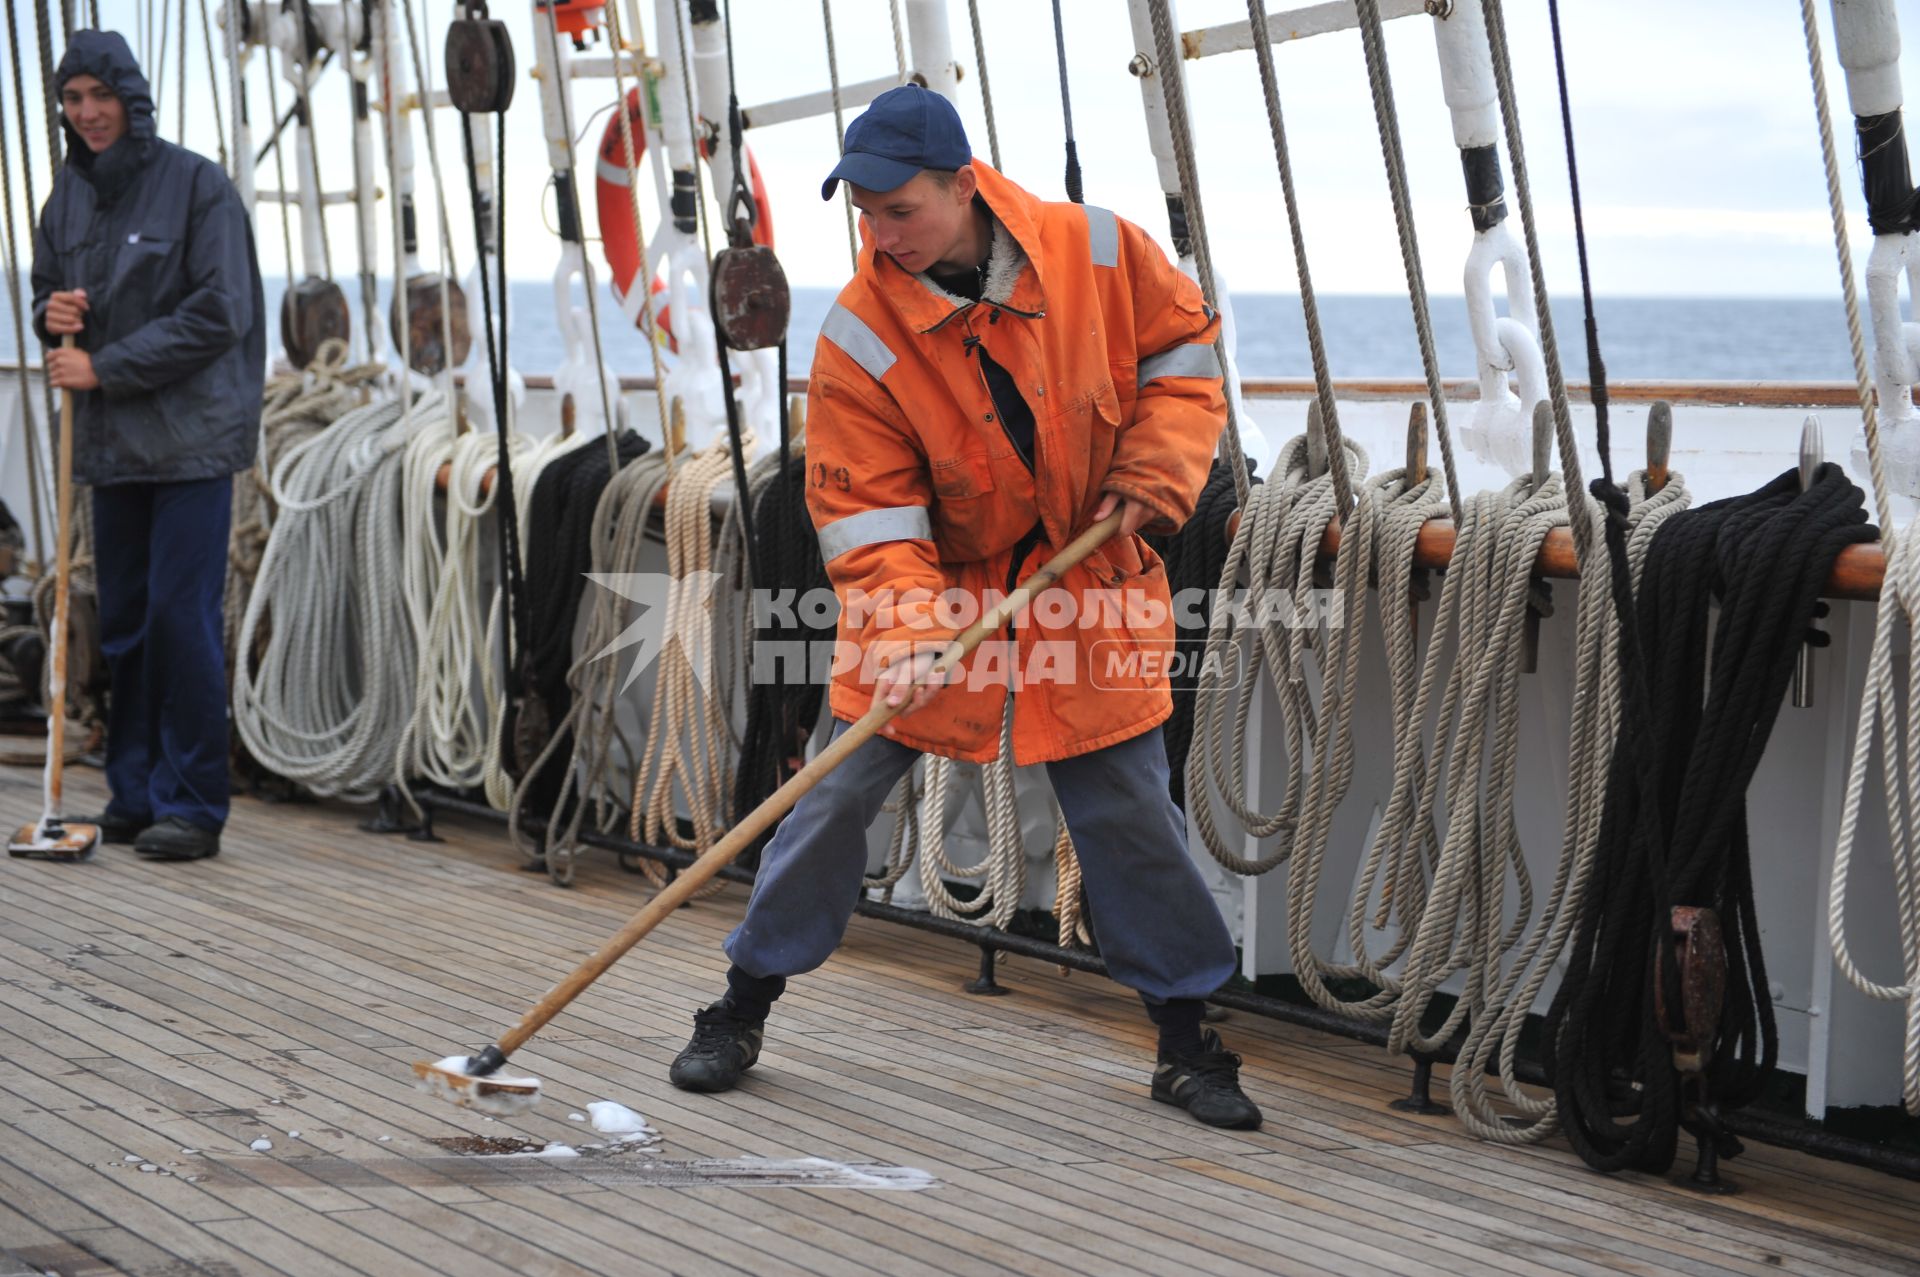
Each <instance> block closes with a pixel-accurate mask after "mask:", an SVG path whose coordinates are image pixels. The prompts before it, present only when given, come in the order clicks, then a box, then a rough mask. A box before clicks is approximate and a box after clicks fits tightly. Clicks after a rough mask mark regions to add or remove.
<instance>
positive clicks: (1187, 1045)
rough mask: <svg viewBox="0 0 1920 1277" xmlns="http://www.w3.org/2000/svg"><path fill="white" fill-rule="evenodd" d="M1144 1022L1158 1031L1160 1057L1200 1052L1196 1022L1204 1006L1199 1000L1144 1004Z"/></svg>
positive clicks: (1204, 1008)
mask: <svg viewBox="0 0 1920 1277" xmlns="http://www.w3.org/2000/svg"><path fill="white" fill-rule="evenodd" d="M1140 1000H1141V1001H1142V1002H1146V1003H1147V1018H1148V1019H1150V1020H1152V1021H1153V1022H1154V1024H1156V1025H1158V1026H1159V1029H1160V1054H1162V1055H1195V1054H1198V1053H1199V1051H1200V1048H1201V1041H1200V1020H1201V1017H1202V1016H1204V1015H1205V1014H1206V1010H1207V1004H1206V1003H1205V1002H1202V1001H1201V1000H1200V999H1199V998H1168V999H1167V1000H1166V1001H1164V1002H1147V1000H1146V999H1145V998H1144V997H1143V998H1141V999H1140Z"/></svg>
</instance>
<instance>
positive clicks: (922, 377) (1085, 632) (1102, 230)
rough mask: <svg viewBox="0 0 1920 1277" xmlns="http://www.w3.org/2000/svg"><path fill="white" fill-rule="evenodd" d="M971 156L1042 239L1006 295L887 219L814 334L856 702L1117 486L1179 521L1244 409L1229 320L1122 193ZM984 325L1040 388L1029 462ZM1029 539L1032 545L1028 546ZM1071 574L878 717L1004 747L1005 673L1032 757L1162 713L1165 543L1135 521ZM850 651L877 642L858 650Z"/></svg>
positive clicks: (1032, 563)
mask: <svg viewBox="0 0 1920 1277" xmlns="http://www.w3.org/2000/svg"><path fill="white" fill-rule="evenodd" d="M973 169H974V172H975V174H976V175H977V176H978V179H979V191H980V196H981V197H982V198H983V199H984V200H985V201H986V204H987V207H988V209H989V210H990V211H991V212H992V213H993V215H994V216H995V217H996V218H998V219H999V221H1000V223H1001V225H1002V226H1003V227H1004V228H1005V230H1006V231H1007V232H1008V233H1009V234H1011V236H1012V237H1013V239H1014V240H1015V241H1016V242H1017V243H1018V245H1019V247H1020V249H1021V250H1023V251H1024V253H1025V255H1026V262H1025V264H1024V266H1022V268H1021V270H1020V273H1019V277H1018V280H1017V282H1016V283H1015V284H1014V285H1013V287H1012V289H1011V291H1010V292H1008V293H1006V294H1005V295H1004V300H1003V301H1000V302H992V301H981V302H973V303H962V304H959V305H956V304H955V299H953V298H952V297H951V296H949V295H946V294H944V293H937V292H935V291H934V290H933V289H932V288H930V287H928V286H927V284H926V283H925V282H924V281H923V280H921V279H920V278H919V277H917V276H915V275H913V274H911V273H910V272H908V271H907V270H905V269H904V268H903V267H901V266H899V265H898V264H897V263H896V262H894V260H893V259H892V258H891V257H889V256H887V255H886V254H884V253H881V252H879V251H878V250H877V249H875V248H874V246H873V244H872V241H871V237H870V236H869V237H868V241H867V243H866V245H865V248H864V252H863V253H862V256H861V261H860V266H859V270H858V272H857V273H856V274H855V275H854V277H853V280H852V281H851V282H850V283H849V284H848V285H847V286H846V287H845V288H844V289H842V290H841V292H840V296H839V299H838V300H837V302H836V303H835V305H834V307H833V310H832V311H831V312H830V313H829V315H828V316H827V319H826V322H825V324H824V325H823V327H822V330H821V336H820V342H819V346H818V348H817V349H816V351H815V353H814V360H813V371H812V377H811V380H810V383H809V387H808V414H807V428H806V447H807V506H808V510H809V511H810V513H811V514H812V516H813V523H814V527H815V528H816V530H817V531H818V533H819V537H820V548H821V557H822V558H823V559H825V560H826V565H827V574H828V576H829V577H830V578H831V579H832V581H833V585H834V591H835V594H836V595H837V596H838V599H839V603H840V608H841V611H840V621H839V631H838V638H839V643H838V647H839V649H840V651H839V654H838V655H836V658H835V666H834V668H835V673H834V678H833V687H832V691H831V693H830V704H831V705H832V708H833V712H834V714H835V716H836V717H839V718H844V719H855V718H858V717H859V716H860V715H861V714H863V713H865V712H866V710H867V708H868V706H869V705H870V704H871V701H872V695H873V679H874V676H875V674H876V673H877V672H878V670H879V669H882V668H885V667H886V666H887V665H889V664H891V663H892V661H894V660H898V659H900V658H901V657H902V656H903V655H904V654H905V653H907V652H909V651H914V650H920V649H922V648H932V649H936V650H937V649H938V648H941V647H944V646H945V645H946V644H947V643H948V642H950V641H951V640H952V639H953V638H954V636H955V635H957V634H958V633H959V632H960V631H961V630H962V629H964V628H965V627H966V625H967V624H968V623H970V622H971V621H972V620H974V619H977V617H978V616H979V615H980V614H981V611H982V609H983V608H984V606H986V605H989V604H990V603H991V602H992V601H993V600H994V599H996V598H997V597H999V596H1000V595H1001V594H1002V593H1004V592H1005V591H1006V590H1007V589H1008V585H1009V581H1010V580H1013V579H1015V578H1016V577H1024V576H1026V575H1028V574H1030V573H1031V572H1032V571H1034V570H1035V569H1036V568H1037V567H1038V566H1039V565H1040V564H1041V563H1043V562H1045V561H1046V559H1047V558H1049V557H1050V556H1051V555H1052V554H1053V553H1054V552H1055V550H1056V549H1057V548H1058V547H1060V546H1063V545H1065V544H1066V543H1067V542H1068V541H1070V540H1071V539H1072V538H1073V536H1074V535H1075V534H1077V533H1079V532H1081V531H1083V530H1085V529H1086V527H1087V526H1088V525H1089V524H1090V523H1091V522H1092V521H1093V518H1092V516H1093V511H1094V509H1095V507H1096V506H1097V505H1098V504H1099V502H1100V499H1101V494H1102V493H1103V492H1115V493H1118V494H1119V495H1121V496H1123V497H1127V498H1129V499H1132V500H1137V501H1141V502H1144V503H1146V504H1147V505H1148V506H1151V507H1152V508H1153V510H1154V511H1155V512H1156V515H1155V517H1154V518H1153V519H1152V520H1151V521H1150V522H1149V523H1148V525H1147V528H1148V530H1150V531H1153V532H1155V533H1170V532H1173V531H1176V530H1177V529H1179V528H1180V526H1181V525H1182V524H1184V523H1185V522H1186V520H1187V518H1188V517H1189V516H1190V515H1191V514H1192V513H1193V508H1194V503H1195V502H1196V501H1197V500H1198V499H1199V494H1200V490H1201V488H1202V487H1203V486H1204V484H1205V482H1206V477H1207V469H1208V465H1209V463H1210V461H1211V459H1212V457H1213V452H1214V445H1215V443H1216V441H1217V440H1218V438H1219V435H1220V430H1221V428H1222V426H1223V425H1224V424H1225V421H1226V400H1225V398H1224V396H1223V394H1222V387H1221V380H1220V370H1219V364H1218V362H1217V360H1216V356H1215V352H1214V346H1213V343H1214V341H1215V339H1216V337H1217V335H1218V330H1219V321H1218V319H1217V318H1216V317H1215V316H1214V315H1213V313H1212V312H1211V310H1210V309H1209V308H1208V307H1207V306H1206V305H1205V304H1204V303H1203V302H1202V300H1201V296H1200V290H1199V289H1198V288H1197V287H1196V286H1195V285H1194V283H1193V282H1192V281H1191V280H1189V279H1188V278H1187V277H1186V276H1185V275H1183V274H1181V273H1180V272H1179V271H1178V270H1177V269H1175V267H1174V266H1173V264H1172V263H1171V262H1169V261H1168V260H1167V258H1166V255H1165V254H1164V253H1162V252H1161V251H1160V248H1159V246H1158V245H1156V244H1155V243H1154V242H1153V240H1152V239H1151V238H1149V237H1148V235H1147V234H1146V232H1144V231H1142V230H1141V229H1140V228H1139V227H1137V226H1134V225H1132V224H1131V223H1129V222H1125V221H1122V220H1121V219H1119V218H1118V217H1116V216H1114V214H1112V213H1111V212H1108V211H1107V210H1105V209H1101V208H1095V207H1093V206H1091V205H1076V204H1059V203H1050V202H1047V201H1044V200H1040V199H1038V198H1036V197H1034V196H1033V195H1030V194H1028V193H1027V192H1026V191H1024V190H1022V189H1021V188H1020V187H1018V186H1016V185H1015V184H1014V183H1013V182H1011V181H1009V180H1008V179H1007V178H1005V177H1002V176H1001V175H1000V174H998V173H996V172H994V171H993V170H992V169H991V168H989V167H987V166H986V165H985V164H982V163H981V162H980V161H978V160H975V161H974V162H973ZM975 345H978V346H984V348H985V350H986V351H987V353H988V354H990V355H991V356H992V358H993V360H994V362H995V363H997V364H999V365H1000V366H1001V367H1002V368H1004V369H1006V370H1007V372H1008V373H1009V374H1010V375H1011V376H1012V378H1013V380H1014V381H1015V383H1016V384H1017V385H1018V387H1019V389H1020V393H1021V395H1022V397H1023V398H1024V399H1025V400H1026V402H1027V404H1028V405H1029V406H1030V407H1031V408H1032V410H1033V417H1034V439H1033V464H1032V468H1031V469H1029V468H1028V464H1027V462H1026V461H1025V460H1023V459H1022V457H1021V455H1020V453H1019V451H1018V450H1017V449H1016V448H1015V446H1014V444H1013V441H1012V439H1011V438H1010V436H1009V435H1008V433H1007V431H1006V430H1005V429H1004V428H1003V427H1002V425H1001V423H1000V421H999V420H998V414H997V413H996V411H995V408H994V404H993V399H992V396H991V394H990V392H989V390H988V386H987V382H986V378H985V375H984V373H983V372H982V370H981V364H980V361H979V360H978V359H975V358H972V357H971V356H972V353H973V350H972V349H971V347H973V346H975ZM1036 525H1037V527H1036ZM1030 531H1036V532H1037V533H1038V535H1037V539H1036V538H1028V533H1029V532H1030ZM1023 538H1027V540H1028V543H1029V544H1031V545H1032V547H1033V548H1032V549H1031V550H1030V551H1029V552H1028V553H1027V554H1026V555H1025V556H1024V557H1023V561H1022V562H1021V563H1019V564H1015V563H1014V562H1013V561H1012V556H1013V551H1014V549H1015V547H1016V546H1018V545H1019V544H1021V542H1022V540H1023ZM1055 589H1056V592H1057V593H1055V594H1054V595H1053V596H1052V598H1051V600H1050V604H1049V605H1048V606H1042V607H1034V608H1030V609H1028V610H1027V611H1026V612H1024V613H1023V614H1022V615H1021V616H1020V617H1019V618H1016V621H1015V625H1014V627H1013V635H1012V637H1011V639H1009V638H1007V637H1006V636H1005V635H1004V634H1003V636H1002V638H1001V640H1000V641H998V642H996V641H995V640H994V639H991V638H990V639H989V640H988V641H987V642H986V643H983V644H982V645H981V647H980V648H979V649H977V650H976V651H975V652H974V654H973V655H972V656H971V657H970V658H969V659H968V661H967V663H966V664H965V665H964V666H963V667H962V669H963V671H964V673H963V674H962V675H961V677H960V678H959V680H958V681H957V682H956V683H954V684H953V685H950V686H948V687H946V688H945V689H944V690H942V691H941V692H940V693H939V694H938V695H937V696H936V697H935V698H934V699H933V700H932V701H931V702H930V703H929V704H927V705H926V706H925V707H924V708H922V709H920V710H918V711H915V712H913V713H911V714H905V715H901V716H900V717H898V718H895V719H894V720H893V721H892V722H891V723H890V724H889V725H888V726H887V727H886V729H885V731H884V734H885V735H887V736H889V737H891V738H893V739H894V740H897V741H899V742H900V743H902V744H904V745H908V746H910V747H912V748H914V749H918V750H922V751H926V752H930V753H935V754H943V755H946V756H948V757H951V758H958V759H963V760H966V761H970V762H984V761H986V760H989V759H991V758H993V757H995V756H996V755H997V754H998V753H999V748H1000V728H1001V722H1002V717H1003V714H1004V712H1005V706H1006V697H1007V695H1008V693H1009V678H1014V679H1017V680H1018V681H1017V683H1016V684H1015V686H1017V688H1018V691H1017V692H1016V693H1015V695H1014V721H1013V751H1014V760H1015V761H1016V762H1017V763H1021V764H1028V763H1038V762H1049V761H1052V760H1055V759H1060V758H1070V757H1073V756H1075V755H1078V754H1084V753H1088V752H1090V751H1092V750H1095V749H1099V748H1101V747H1103V746H1106V745H1111V744H1114V743H1117V742H1119V741H1123V740H1126V739H1128V738H1130V737H1133V736H1137V735H1139V734H1140V733H1141V732H1144V731H1148V730H1150V729H1151V728H1153V727H1155V726H1157V725H1158V724H1159V723H1161V722H1162V721H1164V720H1165V719H1166V718H1167V716H1168V715H1169V714H1170V713H1171V712H1172V709H1173V702H1172V697H1171V694H1170V692H1169V688H1168V680H1167V672H1166V661H1165V656H1166V654H1168V653H1170V652H1171V651H1172V647H1173V632H1174V622H1173V616H1172V607H1171V599H1170V597H1169V592H1168V588H1167V576H1166V570H1165V568H1164V567H1163V566H1162V564H1161V562H1160V558H1159V556H1158V555H1156V554H1155V553H1154V552H1153V550H1152V549H1151V548H1149V547H1148V546H1147V544H1146V543H1145V542H1144V541H1143V540H1141V539H1140V538H1139V537H1138V536H1134V537H1131V538H1128V539H1126V540H1124V541H1122V540H1115V541H1111V542H1109V543H1108V544H1107V545H1106V546H1105V547H1104V548H1103V549H1102V550H1097V551H1095V552H1094V554H1093V555H1091V556H1090V557H1089V558H1087V559H1086V560H1085V561H1083V562H1082V563H1081V564H1080V565H1079V566H1077V567H1075V568H1074V569H1073V570H1071V571H1070V572H1069V573H1068V574H1067V575H1066V576H1065V577H1064V578H1063V579H1062V580H1061V581H1060V583H1059V585H1058V586H1057V587H1055ZM1063 602H1064V603H1065V604H1066V606H1061V604H1062V603H1063ZM855 652H857V653H858V654H859V655H860V656H861V657H862V659H860V660H857V661H854V660H849V659H846V658H847V656H848V655H849V654H852V653H855ZM1154 653H1157V654H1158V655H1159V659H1157V660H1155V659H1151V656H1149V657H1148V659H1142V657H1143V654H1154Z"/></svg>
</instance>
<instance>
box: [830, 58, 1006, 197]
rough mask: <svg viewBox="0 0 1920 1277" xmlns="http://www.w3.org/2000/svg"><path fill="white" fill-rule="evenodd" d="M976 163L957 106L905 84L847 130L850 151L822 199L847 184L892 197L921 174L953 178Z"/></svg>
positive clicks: (889, 92) (836, 167)
mask: <svg viewBox="0 0 1920 1277" xmlns="http://www.w3.org/2000/svg"><path fill="white" fill-rule="evenodd" d="M971 163H973V148H972V147H970V146H968V145H967V131H966V129H965V128H963V127H962V126H961V124H960V113H959V112H958V111H956V110H954V109H953V103H951V102H949V101H947V100H946V98H944V97H942V96H941V95H940V94H938V93H935V92H934V91H933V90H932V89H923V88H921V87H920V86H919V85H917V84H903V85H901V86H900V87H899V88H897V89H888V90H887V91H886V92H885V93H882V94H881V95H880V96H879V97H877V98H875V99H874V100H873V102H872V104H871V105H869V106H868V107H867V109H866V111H865V112H863V113H862V114H861V116H860V118H859V119H857V120H855V121H854V122H853V123H852V124H849V125H848V126H847V142H846V146H845V148H844V150H843V151H842V153H841V156H840V162H839V163H838V164H836V165H834V166H833V172H831V173H829V174H827V180H826V182H825V183H824V184H823V185H822V186H821V187H820V198H821V199H823V200H830V199H832V198H833V188H834V187H835V186H837V185H839V184H840V181H841V179H842V178H844V179H846V180H847V181H849V182H851V183H853V184H854V185H855V186H864V187H866V188H867V189H868V190H870V191H891V190H893V189H895V188H896V187H900V186H904V185H906V184H907V183H908V182H911V181H912V180H913V178H914V175H915V174H916V173H918V172H919V171H920V170H921V169H929V168H932V169H945V170H948V171H950V172H951V171H953V170H956V169H959V168H962V167H964V166H965V165H968V164H971Z"/></svg>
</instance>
